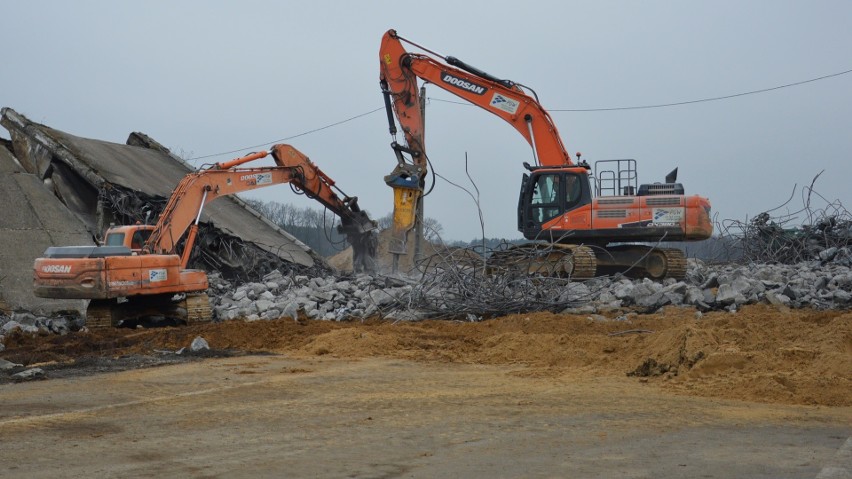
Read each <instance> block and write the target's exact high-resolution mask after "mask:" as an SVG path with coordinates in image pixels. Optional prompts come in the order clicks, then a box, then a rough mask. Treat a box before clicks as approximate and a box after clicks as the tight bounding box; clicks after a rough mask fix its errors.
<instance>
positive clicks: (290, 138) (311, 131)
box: [188, 107, 385, 163]
mask: <svg viewBox="0 0 852 479" xmlns="http://www.w3.org/2000/svg"><path fill="white" fill-rule="evenodd" d="M384 109H385V107H380V108H376V109H375V110H370V111H368V112H366V113H361V114H360V115H355V116H353V117H350V118H347V119H345V120H340V121H338V122H335V123H331V124H328V125H325V126H321V127H319V128H314V129H313V130H308V131H303V132H302V133H297V134H295V135H292V136H288V137H286V138H281V139H278V140H272V141H267V142H266V143H261V144H259V145H252V146H246V147H244V148H239V149H236V150H231V151H223V152H221V153H212V154H210V155H204V156H199V157H196V158H192V159H190V160H188V161H189V162H190V163H192V162H196V161H198V160H203V159H205V158H213V157H214V156H222V155H230V154H233V153H239V152H241V151H245V150H250V149H252V148H260V147H262V146H267V145H272V144H274V143H280V142H282V141H287V140H292V139H293V138H298V137H300V136H305V135H309V134H311V133H316V132H318V131H322V130H326V129H328V128H331V127H333V126H337V125H342V124H343V123H346V122H349V121H352V120H357V119H358V118H361V117H365V116H367V115H370V114H373V113H375V112H377V111H379V110H384Z"/></svg>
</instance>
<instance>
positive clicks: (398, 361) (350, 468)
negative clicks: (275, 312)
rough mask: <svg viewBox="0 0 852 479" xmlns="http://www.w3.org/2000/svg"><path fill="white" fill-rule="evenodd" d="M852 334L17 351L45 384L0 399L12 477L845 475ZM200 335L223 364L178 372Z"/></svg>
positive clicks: (314, 341)
mask: <svg viewBox="0 0 852 479" xmlns="http://www.w3.org/2000/svg"><path fill="white" fill-rule="evenodd" d="M850 319H852V313H850V312H839V311H825V312H818V311H779V310H778V309H775V308H771V307H768V306H754V307H749V308H746V309H744V310H743V311H741V312H739V313H737V314H730V313H711V314H705V315H703V316H701V317H700V318H696V315H695V312H694V311H693V310H685V309H667V310H664V311H663V312H662V313H660V314H656V315H652V316H632V315H628V318H627V319H621V320H619V319H616V318H609V319H607V318H603V317H594V318H590V317H588V316H573V315H555V314H531V315H515V316H509V317H504V318H498V319H495V320H487V321H483V322H479V323H469V322H451V321H423V322H418V323H396V324H393V323H390V322H382V321H368V322H364V323H361V322H347V323H335V322H319V321H300V322H294V321H292V320H279V321H255V322H242V321H232V322H226V323H219V324H209V325H202V326H193V327H184V328H164V329H150V330H142V329H137V330H111V331H104V332H78V333H73V334H69V335H66V336H62V337H53V336H41V337H24V336H13V337H12V338H9V340H8V341H7V344H6V346H7V349H6V351H4V352H2V353H0V357H3V358H5V359H7V360H10V361H14V362H18V363H25V364H27V365H29V366H39V367H42V368H43V369H44V370H45V371H46V373H47V377H48V380H45V381H30V382H24V383H20V384H13V383H11V382H10V381H9V380H8V379H6V380H5V384H0V476H2V477H12V478H17V477H21V478H24V477H25V478H39V477H44V478H48V477H79V478H84V477H85V478H90V477H199V478H201V477H204V478H209V477H229V478H230V477H341V478H342V477H347V478H351V477H358V478H379V477H382V478H391V477H400V478H402V477H489V478H493V477H624V478H650V477H653V478H680V477H708V478H710V477H717V478H720V477H759V478H776V477H789V478H798V477H801V478H813V477H817V476H818V475H819V477H821V478H825V477H829V478H837V477H848V476H847V475H842V474H846V473H847V472H849V471H852V438H850V435H852V407H850V406H852V398H850V396H852V395H850V391H852V367H850V365H852V326H850V325H852V322H850ZM196 336H202V337H204V338H205V339H206V340H207V341H208V342H209V344H210V345H211V347H212V348H213V350H212V351H208V352H205V353H203V354H200V355H196V354H186V353H184V354H181V355H177V354H175V351H177V350H179V349H180V348H185V347H187V346H189V344H190V342H191V341H192V339H193V338H195V337H196ZM837 471H840V472H839V473H838V472H837ZM832 474H834V475H832ZM837 474H841V475H837Z"/></svg>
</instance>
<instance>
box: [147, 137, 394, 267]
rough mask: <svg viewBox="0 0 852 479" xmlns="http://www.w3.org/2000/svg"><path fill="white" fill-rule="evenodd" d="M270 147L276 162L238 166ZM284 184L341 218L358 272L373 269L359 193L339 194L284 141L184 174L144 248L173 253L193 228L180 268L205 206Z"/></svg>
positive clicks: (371, 240)
mask: <svg viewBox="0 0 852 479" xmlns="http://www.w3.org/2000/svg"><path fill="white" fill-rule="evenodd" d="M270 152H271V154H272V157H273V159H274V160H275V163H276V166H266V167H256V168H237V167H238V166H239V165H242V164H245V163H248V162H251V161H255V160H258V159H261V158H264V157H266V156H267V155H269V154H270ZM282 183H290V184H291V185H293V186H294V187H296V188H298V189H300V190H302V191H304V192H305V194H307V195H308V196H309V197H311V198H313V199H315V200H317V201H319V202H320V203H321V204H323V205H324V206H325V207H327V208H328V209H330V210H331V211H332V212H333V213H334V214H336V215H337V216H339V217H340V219H341V228H340V229H341V232H343V233H344V234H346V236H347V239H348V240H349V242H350V244H351V245H352V248H353V258H354V259H353V263H354V264H353V267H354V269H355V271H373V270H374V269H375V264H374V263H375V254H376V245H377V242H378V240H377V238H376V228H377V227H376V223H375V222H374V221H372V220H370V218H369V217H368V216H367V214H366V213H365V212H364V211H361V209H360V208H359V207H358V199H357V198H356V197H349V196H347V195H345V194H344V195H343V198H341V197H340V196H338V195H337V193H335V192H334V190H333V188H335V189H336V187H335V183H334V181H333V180H332V179H331V178H330V177H329V176H328V175H326V174H325V173H324V172H322V170H320V169H319V167H317V166H316V165H315V164H314V163H313V162H312V161H311V160H310V159H309V158H308V157H307V156H305V155H304V154H303V153H301V152H300V151H298V150H297V149H295V148H294V147H292V146H290V145H284V144H281V145H275V146H273V147H272V149H271V150H270V151H269V152H267V151H262V152H258V153H252V154H251V155H247V156H244V157H241V158H237V159H234V160H231V161H228V162H224V163H217V164H216V165H213V166H212V167H211V168H208V169H204V170H199V171H197V172H194V173H190V174H188V175H187V176H185V177H184V178H183V179H182V180H181V182H180V183H178V185H177V187H176V188H175V190H174V193H172V196H171V198H169V202H168V203H167V204H166V207H165V208H164V209H163V212H162V213H161V214H160V217H159V220H158V221H157V224H156V226H155V228H154V231H153V232H152V233H151V236H150V237H149V238H148V240H147V242H146V244H145V247H144V248H143V249H144V251H146V252H149V253H155V254H175V253H176V251H177V244H178V242H179V241H180V239H181V238H182V237H183V235H184V234H185V233H186V231H187V229H189V230H190V231H189V235H188V236H187V240H186V243H185V245H184V250H183V255H182V257H181V267H182V268H186V265H187V263H188V262H189V255H190V252H191V250H192V246H193V245H194V243H195V237H196V234H197V230H198V222H199V221H200V218H201V213H202V211H203V209H204V205H206V204H207V203H209V202H211V201H213V200H215V199H217V198H220V197H222V196H228V195H233V194H236V193H241V192H244V191H250V190H254V189H258V188H264V187H267V186H272V185H278V184H282ZM338 191H340V190H339V189H338ZM341 194H342V192H341Z"/></svg>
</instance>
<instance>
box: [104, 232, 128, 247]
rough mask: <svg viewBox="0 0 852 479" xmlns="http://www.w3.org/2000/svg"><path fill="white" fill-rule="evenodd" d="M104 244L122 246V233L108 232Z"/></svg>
mask: <svg viewBox="0 0 852 479" xmlns="http://www.w3.org/2000/svg"><path fill="white" fill-rule="evenodd" d="M104 245H105V246H124V233H110V234H108V235H107V237H106V240H105V241H104Z"/></svg>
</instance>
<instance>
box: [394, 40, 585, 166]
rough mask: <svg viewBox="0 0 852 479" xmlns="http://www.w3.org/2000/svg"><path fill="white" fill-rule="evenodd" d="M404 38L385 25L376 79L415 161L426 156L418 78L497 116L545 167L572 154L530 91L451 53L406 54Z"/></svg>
mask: <svg viewBox="0 0 852 479" xmlns="http://www.w3.org/2000/svg"><path fill="white" fill-rule="evenodd" d="M403 42H406V43H409V44H411V45H415V44H413V43H411V42H408V41H407V40H405V39H403V38H402V37H400V36H399V35H397V33H396V31H395V30H389V31H388V32H386V33H385V35H384V36H383V37H382V43H381V47H380V50H379V60H380V65H381V74H380V83H381V86H382V89H383V91H384V92H386V95H389V96H390V98H391V99H392V104H393V108H394V110H395V112H396V118H397V119H398V120H399V123H400V125H401V126H402V130H403V133H404V135H405V139H406V142H407V143H408V148H409V149H410V150H412V151H413V152H415V153H414V154H413V156H414V162H415V163H416V164H421V165H423V164H424V163H425V161H426V159H425V158H424V157H425V153H426V152H425V146H424V139H423V114H422V112H421V110H420V108H421V106H420V105H421V103H420V100H419V93H418V87H417V79H418V78H419V79H421V80H423V81H426V82H429V83H432V84H434V85H436V86H438V87H440V88H442V89H444V90H446V91H448V92H450V93H452V94H453V95H456V96H458V97H460V98H463V99H465V100H467V101H469V102H470V103H472V104H474V105H476V106H478V107H480V108H483V109H484V110H486V111H488V112H490V113H492V114H494V115H497V116H498V117H500V118H502V119H503V120H505V121H506V122H508V123H509V124H510V125H512V127H513V128H515V130H517V131H518V133H520V134H521V136H523V137H524V139H525V140H526V141H527V142H528V143H529V144H530V146H532V148H533V153H534V157H535V161H536V163H537V164H540V165H544V166H570V165H572V164H573V163H572V161H571V157H570V155H569V154H568V152H567V150H566V149H565V146H564V145H563V144H562V139H561V138H560V136H559V131H558V130H557V128H556V125H555V124H554V123H553V120H552V119H551V118H550V115H549V114H548V113H547V111H546V110H545V109H544V108H543V107H542V106H541V104H540V103H539V102H538V100H537V99H536V98H535V96H534V95H530V94H528V93H527V92H526V91H524V89H523V88H522V86H521V85H520V84H518V83H515V82H513V81H510V80H501V79H499V78H496V77H494V76H492V75H489V74H488V73H485V72H483V71H481V70H479V69H477V68H475V67H472V66H470V65H468V64H466V63H464V62H462V61H461V60H459V59H457V58H454V57H449V56H448V57H442V56H440V55H437V54H435V53H434V52H430V53H432V54H433V55H434V56H429V55H424V54H416V53H409V52H408V51H406V49H405V47H404V46H403V44H402V43H403Z"/></svg>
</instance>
